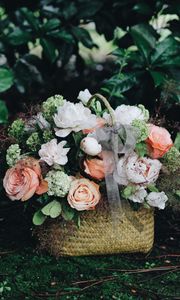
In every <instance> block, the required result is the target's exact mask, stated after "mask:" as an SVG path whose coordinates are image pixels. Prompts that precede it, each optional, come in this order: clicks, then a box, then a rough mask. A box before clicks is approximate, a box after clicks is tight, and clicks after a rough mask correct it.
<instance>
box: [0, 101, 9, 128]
mask: <svg viewBox="0 0 180 300" xmlns="http://www.w3.org/2000/svg"><path fill="white" fill-rule="evenodd" d="M7 120H8V109H7V106H6V104H5V102H4V101H2V100H0V124H6V123H7Z"/></svg>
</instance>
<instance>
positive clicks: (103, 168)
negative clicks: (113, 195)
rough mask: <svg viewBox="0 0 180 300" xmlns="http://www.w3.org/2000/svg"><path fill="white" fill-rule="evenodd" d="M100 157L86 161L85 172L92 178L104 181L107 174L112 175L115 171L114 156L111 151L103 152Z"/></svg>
mask: <svg viewBox="0 0 180 300" xmlns="http://www.w3.org/2000/svg"><path fill="white" fill-rule="evenodd" d="M98 157H99V158H93V159H86V160H85V161H84V167H85V169H84V171H85V173H86V174H88V175H90V176H91V177H92V178H94V179H98V180H102V179H103V178H104V177H105V173H107V174H111V173H112V172H113V170H114V161H113V154H112V152H111V151H102V152H101V153H100V154H99V155H98ZM103 159H104V160H105V161H104V160H103Z"/></svg>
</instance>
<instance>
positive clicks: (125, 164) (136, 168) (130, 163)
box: [114, 152, 162, 186]
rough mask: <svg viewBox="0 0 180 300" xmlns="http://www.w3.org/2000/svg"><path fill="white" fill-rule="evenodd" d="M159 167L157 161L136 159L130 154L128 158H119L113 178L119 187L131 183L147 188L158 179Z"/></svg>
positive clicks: (136, 157)
mask: <svg viewBox="0 0 180 300" xmlns="http://www.w3.org/2000/svg"><path fill="white" fill-rule="evenodd" d="M161 166H162V164H161V163H160V161H159V160H157V159H150V158H147V157H138V155H137V154H136V153H135V152H132V153H131V154H130V155H129V156H128V157H126V156H123V157H122V158H120V160H119V162H118V164H117V170H116V172H115V174H114V178H115V180H116V181H117V182H118V183H119V184H121V185H127V184H128V183H133V184H138V185H141V186H148V185H149V184H150V183H154V182H155V181H156V180H157V179H158V176H159V172H160V169H161Z"/></svg>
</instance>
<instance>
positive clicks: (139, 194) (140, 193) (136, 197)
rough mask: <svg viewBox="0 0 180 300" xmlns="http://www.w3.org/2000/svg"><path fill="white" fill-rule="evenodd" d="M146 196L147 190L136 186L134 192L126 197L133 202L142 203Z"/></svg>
mask: <svg viewBox="0 0 180 300" xmlns="http://www.w3.org/2000/svg"><path fill="white" fill-rule="evenodd" d="M146 196H147V191H146V190H145V189H144V188H143V187H137V189H136V191H135V193H134V194H132V195H131V196H129V197H128V199H129V200H131V201H133V202H138V203H143V202H144V199H145V197H146Z"/></svg>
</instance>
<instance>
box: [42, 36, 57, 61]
mask: <svg viewBox="0 0 180 300" xmlns="http://www.w3.org/2000/svg"><path fill="white" fill-rule="evenodd" d="M40 43H41V46H42V47H43V51H44V54H45V55H46V57H47V58H48V59H49V60H50V61H51V62H52V63H53V62H54V61H55V60H56V47H55V45H54V43H53V42H51V41H50V40H48V39H44V38H42V39H40Z"/></svg>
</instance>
